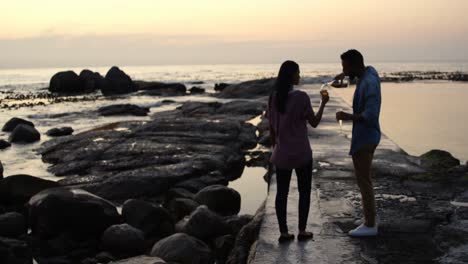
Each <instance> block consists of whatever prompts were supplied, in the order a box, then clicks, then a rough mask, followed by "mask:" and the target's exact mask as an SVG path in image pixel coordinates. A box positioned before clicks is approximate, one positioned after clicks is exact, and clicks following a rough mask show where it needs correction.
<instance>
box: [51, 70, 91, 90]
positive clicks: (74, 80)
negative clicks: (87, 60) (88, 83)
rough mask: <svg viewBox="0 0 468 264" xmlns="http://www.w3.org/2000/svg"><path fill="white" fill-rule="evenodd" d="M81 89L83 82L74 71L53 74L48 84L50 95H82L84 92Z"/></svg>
mask: <svg viewBox="0 0 468 264" xmlns="http://www.w3.org/2000/svg"><path fill="white" fill-rule="evenodd" d="M83 88H84V87H83V82H82V81H81V79H80V77H79V76H78V75H77V74H76V73H75V72H74V71H63V72H58V73H56V74H54V76H52V78H51V79H50V84H49V91H50V92H52V93H65V94H75V93H82V92H84V89H83Z"/></svg>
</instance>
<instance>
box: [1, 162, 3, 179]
mask: <svg viewBox="0 0 468 264" xmlns="http://www.w3.org/2000/svg"><path fill="white" fill-rule="evenodd" d="M2 179H3V164H2V161H1V160H0V180H2Z"/></svg>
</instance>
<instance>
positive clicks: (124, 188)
mask: <svg viewBox="0 0 468 264" xmlns="http://www.w3.org/2000/svg"><path fill="white" fill-rule="evenodd" d="M252 104H255V102H252ZM198 107H199V108H205V107H206V108H214V107H215V106H213V107H211V106H206V104H203V105H199V106H198ZM218 108H220V106H218ZM255 108H256V107H251V109H254V110H253V111H256V110H255ZM184 109H187V108H184ZM196 109H197V107H193V108H191V110H192V111H194V112H196V111H197V110H196ZM210 111H211V110H210ZM215 111H216V110H215ZM226 111H227V110H226ZM253 117H254V116H253V115H244V114H242V115H234V116H233V115H232V114H228V113H225V114H216V116H211V115H210V114H205V113H201V114H200V115H197V114H194V115H192V114H191V113H187V114H186V113H183V111H182V109H176V110H171V111H165V112H158V113H157V114H155V115H154V116H153V117H152V120H148V121H126V122H119V123H118V125H115V124H111V125H108V126H106V127H105V128H100V129H95V130H92V131H88V132H85V133H80V134H78V135H73V136H69V137H62V138H56V139H52V140H49V141H48V142H45V143H44V144H42V145H41V147H40V149H39V153H40V154H41V155H42V159H43V161H44V162H47V163H51V164H52V166H51V167H50V168H49V171H50V172H52V173H54V174H55V175H57V176H68V177H67V178H64V179H62V180H60V184H62V185H64V186H74V185H80V188H82V189H85V190H87V191H89V192H91V193H94V194H96V195H98V196H101V197H103V198H106V199H111V200H123V201H124V200H127V199H131V198H143V199H144V198H150V197H155V196H156V195H163V194H165V193H166V192H167V190H169V189H171V188H175V187H180V188H184V189H187V190H189V191H191V192H194V193H196V192H198V191H199V190H201V189H202V188H204V187H206V186H208V185H213V184H224V185H227V184H228V180H230V179H234V178H237V177H239V176H240V175H241V174H242V172H243V169H244V166H245V157H244V155H245V154H244V152H245V150H246V149H247V148H248V147H250V146H252V145H255V144H256V135H255V132H256V131H255V126H252V125H251V124H245V121H247V120H249V119H251V118H253ZM117 128H119V129H117ZM143 153H144V154H143Z"/></svg>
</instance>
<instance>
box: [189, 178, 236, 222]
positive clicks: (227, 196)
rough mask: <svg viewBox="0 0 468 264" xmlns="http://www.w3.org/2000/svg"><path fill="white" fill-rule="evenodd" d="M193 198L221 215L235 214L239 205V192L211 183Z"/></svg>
mask: <svg viewBox="0 0 468 264" xmlns="http://www.w3.org/2000/svg"><path fill="white" fill-rule="evenodd" d="M194 200H195V201H197V202H198V203H199V204H204V205H206V206H208V208H210V210H212V211H214V212H216V213H218V214H219V215H222V216H228V215H236V214H238V213H239V211H240V207H241V197H240V194H239V193H238V192H237V191H236V190H234V189H232V188H229V187H226V186H223V185H212V186H208V187H206V188H204V189H202V190H201V191H199V192H198V193H197V194H196V195H195V197H194Z"/></svg>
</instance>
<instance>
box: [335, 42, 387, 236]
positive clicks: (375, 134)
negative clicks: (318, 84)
mask: <svg viewBox="0 0 468 264" xmlns="http://www.w3.org/2000/svg"><path fill="white" fill-rule="evenodd" d="M341 63H342V66H343V73H341V74H339V75H338V76H336V77H335V82H334V84H333V86H335V87H340V86H342V85H343V78H344V77H345V76H349V78H350V80H353V79H354V78H356V77H357V78H358V81H357V85H356V90H355V92H354V97H353V113H352V114H350V113H345V112H342V111H341V112H337V113H336V119H337V120H343V121H352V122H353V132H352V139H351V150H350V152H349V154H350V155H351V156H352V158H353V165H354V171H355V174H356V179H357V183H358V186H359V189H360V191H361V196H362V205H363V211H364V219H365V221H364V223H362V224H361V225H360V226H358V227H357V228H356V229H353V230H351V231H350V232H349V235H350V236H353V237H365V236H376V235H377V233H378V227H377V223H376V220H375V218H376V210H375V197H374V189H373V186H372V181H371V174H370V169H371V165H372V159H373V157H374V151H375V149H376V147H377V145H378V144H379V142H380V125H379V115H380V105H381V94H380V78H379V75H378V74H377V72H376V70H375V69H374V68H373V67H371V66H367V67H366V66H365V65H364V58H363V56H362V54H361V53H360V52H359V51H357V50H348V51H346V52H345V53H343V54H342V55H341Z"/></svg>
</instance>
